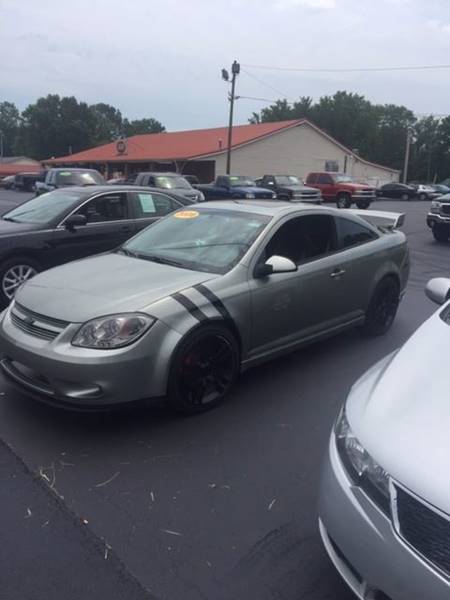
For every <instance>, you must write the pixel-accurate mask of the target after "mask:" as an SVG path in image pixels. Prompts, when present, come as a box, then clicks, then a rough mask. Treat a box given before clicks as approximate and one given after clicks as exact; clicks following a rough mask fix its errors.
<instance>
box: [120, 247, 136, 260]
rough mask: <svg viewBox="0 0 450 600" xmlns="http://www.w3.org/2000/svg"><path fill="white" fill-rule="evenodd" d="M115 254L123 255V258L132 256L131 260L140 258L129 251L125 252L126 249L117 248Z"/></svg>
mask: <svg viewBox="0 0 450 600" xmlns="http://www.w3.org/2000/svg"><path fill="white" fill-rule="evenodd" d="M116 252H120V254H125V256H132V257H133V258H137V257H139V258H140V256H139V255H138V254H137V252H132V251H131V250H127V249H126V248H118V249H117V250H116Z"/></svg>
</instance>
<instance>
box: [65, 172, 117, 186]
mask: <svg viewBox="0 0 450 600" xmlns="http://www.w3.org/2000/svg"><path fill="white" fill-rule="evenodd" d="M56 183H57V185H101V184H102V183H105V180H104V179H103V177H102V176H101V175H100V173H97V171H85V172H80V171H60V172H59V173H57V175H56Z"/></svg>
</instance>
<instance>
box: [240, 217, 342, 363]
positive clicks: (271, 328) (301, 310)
mask: <svg viewBox="0 0 450 600" xmlns="http://www.w3.org/2000/svg"><path fill="white" fill-rule="evenodd" d="M274 255H279V256H285V257H287V258H290V259H291V260H292V261H293V262H294V263H295V264H296V265H297V271H296V272H291V273H277V274H272V275H269V276H267V277H264V278H258V277H256V278H255V276H254V275H252V274H250V281H249V285H250V292H251V297H252V314H253V318H252V334H251V338H252V339H251V354H263V353H265V352H270V351H272V350H274V349H276V348H278V347H283V346H289V345H290V344H292V343H295V342H297V341H299V340H302V339H307V338H308V337H311V336H312V337H314V336H315V335H317V334H318V333H320V332H324V331H326V330H330V329H332V328H333V327H337V326H339V325H340V324H342V323H344V322H345V321H346V320H347V315H346V314H345V310H346V307H345V298H344V293H343V287H344V286H343V284H342V271H343V267H342V264H341V257H340V255H339V252H338V248H337V232H336V224H335V219H334V217H333V216H332V215H329V214H320V213H317V214H308V215H304V216H295V217H291V218H289V219H288V220H286V222H284V223H282V224H281V225H280V227H279V228H278V229H277V230H276V231H275V232H274V233H273V235H272V237H271V239H270V240H269V241H268V242H267V243H266V244H265V247H264V249H263V251H262V252H261V254H260V256H259V257H258V258H257V263H256V264H259V262H261V261H262V262H264V261H266V260H267V259H268V258H270V257H271V256H274Z"/></svg>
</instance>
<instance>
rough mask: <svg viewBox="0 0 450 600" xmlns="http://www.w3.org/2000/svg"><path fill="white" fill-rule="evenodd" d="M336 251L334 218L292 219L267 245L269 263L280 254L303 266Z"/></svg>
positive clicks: (309, 216) (314, 216) (310, 216)
mask: <svg viewBox="0 0 450 600" xmlns="http://www.w3.org/2000/svg"><path fill="white" fill-rule="evenodd" d="M334 250H336V233H335V226H334V220H333V217H330V216H328V215H308V216H304V217H297V218H295V219H291V220H290V221H288V222H287V223H285V224H284V225H282V226H281V227H280V229H278V231H277V232H276V233H275V234H274V236H273V238H272V239H271V240H270V242H269V243H268V244H267V246H266V251H265V260H267V259H268V258H270V257H271V256H274V255H277V256H285V257H286V258H290V259H291V260H292V261H293V262H295V264H299V263H301V262H305V261H308V260H311V259H313V258H319V257H320V256H324V255H325V254H329V253H330V252H333V251H334Z"/></svg>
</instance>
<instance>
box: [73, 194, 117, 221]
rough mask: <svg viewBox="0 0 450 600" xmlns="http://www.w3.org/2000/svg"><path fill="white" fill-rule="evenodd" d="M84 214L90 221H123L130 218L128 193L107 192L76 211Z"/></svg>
mask: <svg viewBox="0 0 450 600" xmlns="http://www.w3.org/2000/svg"><path fill="white" fill-rule="evenodd" d="M76 214H77V215H84V216H85V217H86V218H87V221H88V223H103V222H105V221H121V220H123V219H127V218H128V210H127V196H126V194H105V195H104V196H98V197H97V198H93V199H92V200H90V201H89V202H86V204H84V205H83V206H82V207H81V208H79V209H78V210H77V212H76Z"/></svg>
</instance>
